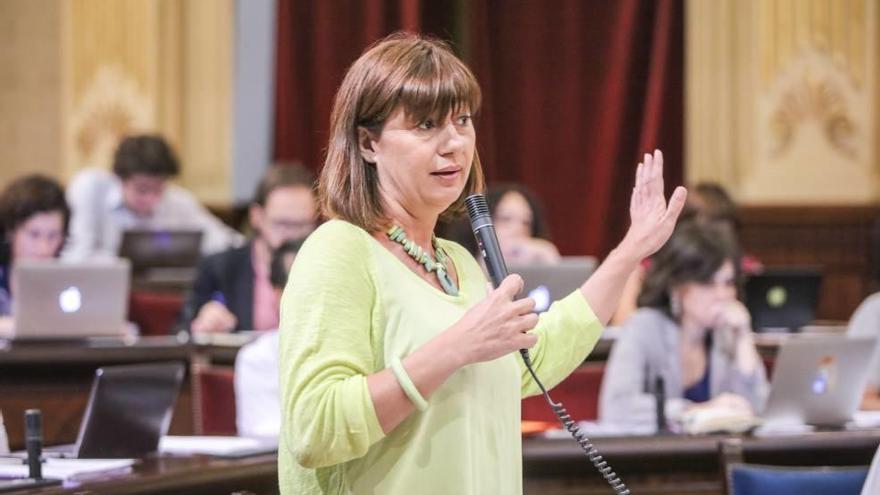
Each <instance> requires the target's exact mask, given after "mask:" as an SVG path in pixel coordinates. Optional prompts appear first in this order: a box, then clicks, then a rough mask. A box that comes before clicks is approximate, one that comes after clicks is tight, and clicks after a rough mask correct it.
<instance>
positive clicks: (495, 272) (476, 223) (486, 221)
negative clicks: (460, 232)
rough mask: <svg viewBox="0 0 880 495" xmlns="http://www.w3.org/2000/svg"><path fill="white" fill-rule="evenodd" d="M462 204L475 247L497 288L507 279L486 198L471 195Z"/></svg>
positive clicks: (480, 195) (479, 195)
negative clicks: (478, 249)
mask: <svg viewBox="0 0 880 495" xmlns="http://www.w3.org/2000/svg"><path fill="white" fill-rule="evenodd" d="M464 204H465V205H466V206H467V212H468V217H470V220H471V229H473V231H474V237H476V238H477V245H478V246H479V248H480V253H481V254H482V255H483V261H485V262H486V269H487V270H488V271H489V277H490V278H491V279H492V285H493V286H495V288H498V286H499V285H501V282H502V281H503V280H504V279H505V278H506V277H507V265H506V264H504V256H503V255H502V254H501V247H500V246H499V245H498V237H497V236H496V235H495V226H494V225H492V215H491V214H490V213H489V205H487V204H486V198H485V197H484V196H483V195H482V194H471V195H470V196H468V197H467V198H465V200H464Z"/></svg>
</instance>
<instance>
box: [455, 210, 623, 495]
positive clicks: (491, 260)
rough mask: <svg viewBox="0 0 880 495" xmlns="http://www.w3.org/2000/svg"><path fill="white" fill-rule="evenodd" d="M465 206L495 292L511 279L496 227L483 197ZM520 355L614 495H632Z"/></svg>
mask: <svg viewBox="0 0 880 495" xmlns="http://www.w3.org/2000/svg"><path fill="white" fill-rule="evenodd" d="M465 205H466V206H467V212H468V217H469V218H470V221H471V228H472V229H473V231H474V236H475V237H476V239H477V245H478V246H479V248H480V253H481V254H482V256H483V260H484V261H485V263H486V268H487V269H488V271H489V276H490V278H491V279H492V284H493V286H494V287H495V288H498V286H499V285H500V284H501V281H502V280H504V279H505V278H506V277H507V275H508V273H507V265H506V264H505V263H504V257H503V256H502V254H501V249H500V247H499V246H498V238H497V236H496V235H495V227H494V225H492V216H491V214H490V213H489V206H488V205H487V204H486V198H485V197H484V196H483V195H482V194H472V195H470V196H468V197H467V198H465ZM519 353H520V355H521V356H522V359H523V362H524V363H525V365H526V369H528V370H529V374H531V375H532V379H533V380H535V383H537V384H538V388H540V389H541V393H542V394H544V399H546V400H547V403H548V404H550V408H551V409H552V410H553V412H554V413H555V414H556V416H557V417H558V418H559V421H560V422H561V423H562V426H564V427H565V429H566V430H567V431H568V432H569V433H570V434H571V436H572V437H573V438H574V439H575V441H576V442H577V443H578V445H580V446H581V449H583V451H584V452H585V453H586V454H587V458H588V459H589V460H590V462H591V463H592V464H593V466H595V467H596V470H597V471H599V474H601V475H602V477H603V478H605V481H606V482H607V483H608V485H609V486H611V488H612V489H613V490H614V493H616V494H617V495H630V491H629V489H628V488H627V487H626V485H625V484H624V483H623V481H622V480H621V479H620V477H619V476H617V473H615V472H614V470H613V469H612V468H611V466H610V465H609V464H608V462H607V461H605V458H604V457H602V454H600V453H599V451H598V450H596V447H594V446H593V442H591V441H590V439H589V438H588V437H587V435H585V434H584V433H583V432H582V431H580V428H579V427H578V425H577V423H576V422H575V421H574V420H573V419H572V418H571V415H570V414H568V411H567V410H566V409H565V407H564V406H563V405H562V403H561V402H554V401H553V399H552V398H551V397H550V393H549V392H547V388H546V387H544V384H543V383H541V380H540V379H539V378H538V375H537V373H535V370H534V368H533V367H532V358H531V356H530V355H529V350H528V349H520V350H519Z"/></svg>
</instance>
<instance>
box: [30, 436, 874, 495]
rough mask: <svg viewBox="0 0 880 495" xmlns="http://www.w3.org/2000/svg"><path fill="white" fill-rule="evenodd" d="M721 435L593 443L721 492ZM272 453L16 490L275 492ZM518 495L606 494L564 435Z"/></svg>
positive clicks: (803, 455)
mask: <svg viewBox="0 0 880 495" xmlns="http://www.w3.org/2000/svg"><path fill="white" fill-rule="evenodd" d="M724 438H726V437H723V436H704V437H684V436H681V437H679V436H662V437H630V438H604V439H597V440H596V441H595V445H596V447H597V448H598V449H599V451H600V452H601V453H602V454H603V455H604V456H605V458H606V459H607V460H608V461H609V462H610V463H611V465H612V466H613V467H614V469H615V470H617V472H618V474H620V476H621V477H622V478H623V480H624V481H625V482H626V484H627V486H628V487H629V488H630V490H631V491H632V493H634V494H639V495H652V494H667V495H668V494H701V495H720V494H721V493H722V491H721V490H722V478H721V472H720V466H719V457H718V445H719V444H720V442H721V441H722V440H723V439H724ZM743 443H744V445H743V447H744V454H745V460H746V461H747V462H756V463H767V464H779V465H785V464H797V465H859V464H868V463H869V462H870V460H871V458H872V456H873V454H874V451H875V450H876V449H877V445H878V444H880V431H860V432H828V433H816V434H810V435H801V436H796V437H787V438H775V439H768V438H751V437H745V438H744V441H743ZM277 474H278V473H277V464H276V458H275V456H274V455H268V456H258V457H251V458H243V459H235V460H225V459H216V458H210V457H203V456H195V457H191V458H169V457H165V458H158V459H149V460H146V461H144V462H143V463H141V464H138V465H136V466H134V467H133V468H132V470H131V472H129V473H108V474H103V475H97V476H93V477H91V478H89V479H87V480H80V481H77V482H69V483H68V484H67V485H65V486H63V487H52V488H44V489H37V490H23V491H20V492H16V493H17V494H26V495H49V494H70V493H77V494H83V495H92V494H107V495H122V494H126V495H128V494H143V493H151V494H169V495H170V494H175V495H188V494H199V495H202V494H204V495H211V494H220V493H222V494H229V493H235V492H243V493H248V492H250V493H253V494H255V495H263V494H274V493H277ZM523 475H524V493H525V495H575V494H578V495H585V494H597V495H598V494H603V495H606V494H608V493H610V491H609V489H608V487H607V486H606V485H605V481H604V480H603V479H602V478H601V477H600V476H599V475H598V474H597V473H596V471H595V469H594V468H593V466H592V465H591V464H589V462H588V461H587V459H586V457H585V456H584V454H583V452H582V451H581V450H580V448H579V447H578V446H577V444H575V443H574V442H573V441H571V440H569V439H565V438H561V439H545V438H527V439H524V440H523Z"/></svg>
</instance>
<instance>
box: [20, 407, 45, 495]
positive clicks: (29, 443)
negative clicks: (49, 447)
mask: <svg viewBox="0 0 880 495" xmlns="http://www.w3.org/2000/svg"><path fill="white" fill-rule="evenodd" d="M24 431H25V433H24V443H25V446H26V448H27V462H28V477H29V478H31V479H34V480H39V479H42V478H43V465H42V464H41V462H42V459H41V458H42V456H43V422H42V415H41V414H40V410H39V409H28V410H26V411H25V412H24Z"/></svg>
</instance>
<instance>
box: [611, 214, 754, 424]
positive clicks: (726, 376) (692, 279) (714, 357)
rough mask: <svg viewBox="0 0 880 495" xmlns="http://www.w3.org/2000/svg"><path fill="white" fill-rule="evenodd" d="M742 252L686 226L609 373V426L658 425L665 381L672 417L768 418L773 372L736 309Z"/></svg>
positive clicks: (729, 239) (705, 229) (718, 233)
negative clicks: (713, 413)
mask: <svg viewBox="0 0 880 495" xmlns="http://www.w3.org/2000/svg"><path fill="white" fill-rule="evenodd" d="M739 258H740V255H739V250H738V247H737V245H736V242H735V240H734V238H733V234H732V233H731V232H730V229H729V228H728V227H726V226H722V225H717V224H711V223H709V224H704V223H700V222H685V223H684V224H681V225H680V226H679V227H678V228H677V229H676V230H675V232H674V233H673V235H672V237H671V238H670V239H669V241H668V242H667V243H666V245H665V246H663V248H661V249H660V251H658V252H657V254H656V255H655V256H654V257H653V258H652V262H651V266H650V268H648V271H647V274H646V276H645V283H644V285H643V287H642V291H641V294H640V295H639V298H638V305H639V309H638V310H637V311H636V312H635V313H634V314H633V315H632V316H631V317H630V318H629V319H628V320H627V321H626V323H625V324H624V329H623V331H622V332H621V335H620V337H619V338H618V340H617V342H615V344H614V347H613V349H612V351H611V355H610V356H609V360H608V364H607V366H606V368H605V378H604V381H603V383H602V391H601V394H600V402H599V418H600V420H602V421H608V422H614V423H622V424H639V425H645V424H653V423H654V421H655V419H656V414H657V411H656V403H655V400H656V397H655V395H654V394H655V393H656V392H657V391H656V390H655V387H656V385H657V383H658V381H657V379H658V377H659V378H661V379H662V383H663V387H664V393H663V395H665V397H666V404H665V408H666V411H667V417H669V418H671V419H676V418H679V417H680V416H681V415H682V413H683V412H684V411H685V410H686V409H688V408H691V407H700V408H710V407H716V406H717V407H724V408H727V409H733V410H736V411H739V412H742V413H744V414H748V413H757V412H759V411H760V410H761V409H762V408H763V404H764V400H765V399H766V396H767V393H768V384H767V377H766V372H765V370H764V365H763V363H762V362H761V359H760V357H759V356H758V353H757V350H756V348H755V344H754V339H753V337H752V330H751V321H750V318H749V313H748V311H747V310H746V308H745V307H744V306H743V304H742V303H741V302H740V301H739V300H738V299H737V292H738V280H739V276H740V268H739V267H740V264H739Z"/></svg>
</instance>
